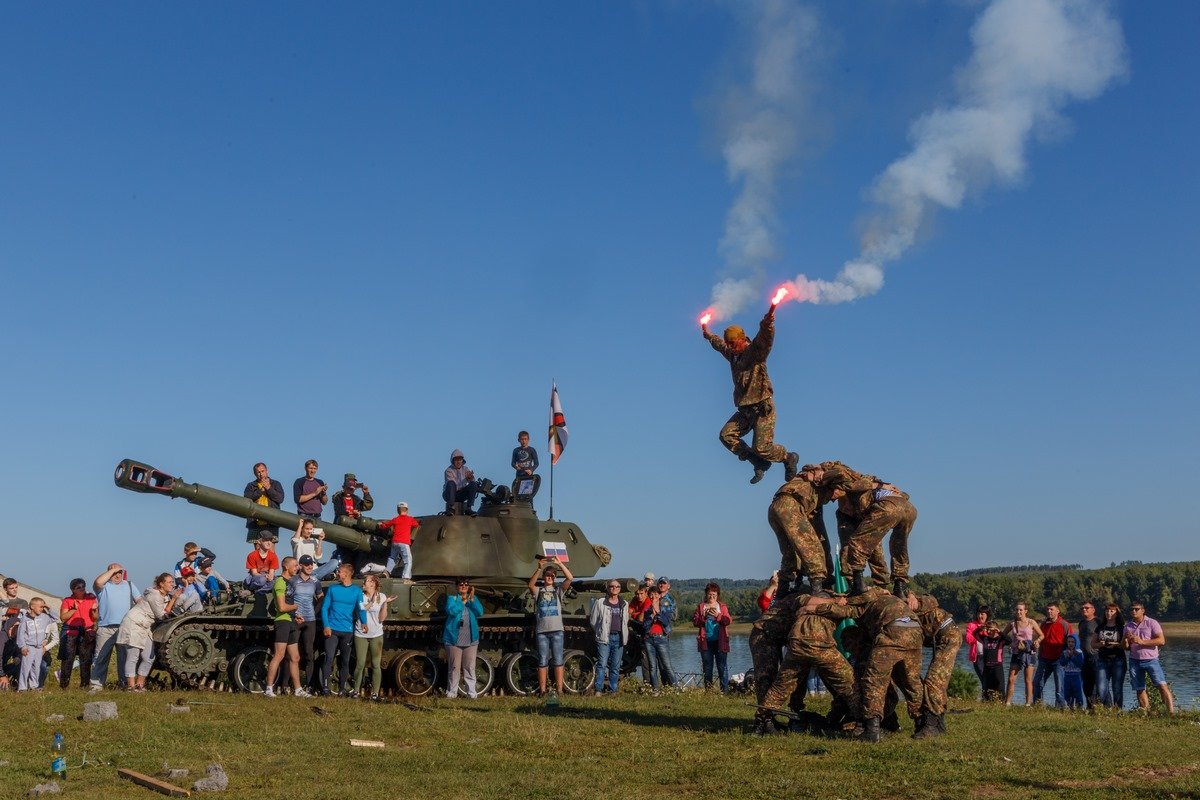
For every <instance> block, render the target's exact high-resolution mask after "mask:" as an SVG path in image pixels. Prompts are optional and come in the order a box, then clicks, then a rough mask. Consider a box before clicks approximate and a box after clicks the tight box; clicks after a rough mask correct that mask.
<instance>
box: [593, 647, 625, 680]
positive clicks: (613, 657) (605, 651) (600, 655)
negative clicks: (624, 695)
mask: <svg viewBox="0 0 1200 800" xmlns="http://www.w3.org/2000/svg"><path fill="white" fill-rule="evenodd" d="M624 655H625V645H623V644H621V634H619V633H610V634H609V635H608V641H606V642H596V693H597V694H599V693H600V692H602V691H604V675H605V672H606V671H607V673H608V690H609V691H610V692H615V691H616V690H617V678H619V677H620V675H621V657H622V656H624Z"/></svg>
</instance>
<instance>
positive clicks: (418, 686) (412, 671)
mask: <svg viewBox="0 0 1200 800" xmlns="http://www.w3.org/2000/svg"><path fill="white" fill-rule="evenodd" d="M392 678H393V679H394V680H395V682H396V688H397V689H399V690H400V691H401V692H402V693H404V694H407V695H412V696H414V697H420V696H421V695H426V694H429V693H430V692H432V691H433V685H434V684H435V683H437V679H438V668H437V662H436V661H434V660H433V659H432V658H430V657H429V656H428V655H427V654H425V653H423V652H421V651H420V650H405V651H404V652H403V653H401V654H400V657H399V658H397V659H396V662H395V664H393V665H392Z"/></svg>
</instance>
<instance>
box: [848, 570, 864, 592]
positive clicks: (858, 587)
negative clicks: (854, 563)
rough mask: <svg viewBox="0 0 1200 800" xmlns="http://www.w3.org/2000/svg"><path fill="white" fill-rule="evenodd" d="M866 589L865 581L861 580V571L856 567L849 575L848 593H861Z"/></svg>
mask: <svg viewBox="0 0 1200 800" xmlns="http://www.w3.org/2000/svg"><path fill="white" fill-rule="evenodd" d="M866 591H867V584H866V581H864V580H863V571H862V570H861V569H857V570H855V571H854V574H853V575H851V576H850V594H863V593H864V592H866Z"/></svg>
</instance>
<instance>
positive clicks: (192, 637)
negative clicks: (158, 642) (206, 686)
mask: <svg viewBox="0 0 1200 800" xmlns="http://www.w3.org/2000/svg"><path fill="white" fill-rule="evenodd" d="M165 656H166V659H165V660H166V662H167V667H168V669H169V670H170V671H171V674H172V675H173V676H174V677H175V678H177V679H178V680H181V681H195V680H196V679H199V678H203V677H204V676H205V675H207V674H208V672H209V671H211V670H212V668H213V667H214V666H215V663H216V656H217V645H216V643H215V642H214V641H213V640H212V637H211V636H209V635H208V631H206V630H204V629H203V628H198V627H188V628H185V629H183V630H181V631H177V632H176V633H175V635H174V636H172V637H171V638H170V640H169V641H168V642H167V646H166V653H165Z"/></svg>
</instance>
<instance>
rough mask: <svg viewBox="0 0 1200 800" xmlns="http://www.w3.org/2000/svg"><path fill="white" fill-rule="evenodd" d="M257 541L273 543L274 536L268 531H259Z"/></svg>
mask: <svg viewBox="0 0 1200 800" xmlns="http://www.w3.org/2000/svg"><path fill="white" fill-rule="evenodd" d="M258 540H259V541H260V542H273V541H275V535H274V534H273V533H271V532H270V531H268V530H261V531H259V532H258Z"/></svg>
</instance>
